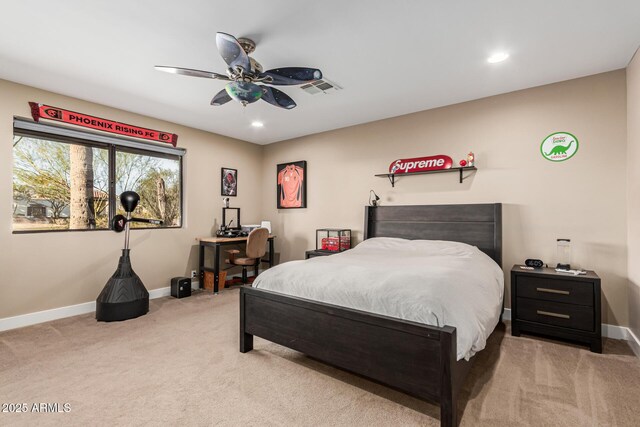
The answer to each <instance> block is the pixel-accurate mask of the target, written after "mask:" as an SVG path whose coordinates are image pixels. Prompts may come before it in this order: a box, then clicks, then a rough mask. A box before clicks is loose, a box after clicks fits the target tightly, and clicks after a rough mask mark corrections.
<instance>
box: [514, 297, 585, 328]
mask: <svg viewBox="0 0 640 427" xmlns="http://www.w3.org/2000/svg"><path fill="white" fill-rule="evenodd" d="M517 304H518V311H517V319H518V320H528V321H530V322H538V323H544V324H547V325H554V326H562V327H565V328H572V329H580V330H583V331H593V330H594V316H593V308H592V307H584V306H579V305H571V304H564V303H559V302H552V301H542V300H536V299H529V298H518V299H517Z"/></svg>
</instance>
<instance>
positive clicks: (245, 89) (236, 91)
mask: <svg viewBox="0 0 640 427" xmlns="http://www.w3.org/2000/svg"><path fill="white" fill-rule="evenodd" d="M225 90H226V91H227V94H229V96H230V97H231V98H232V99H235V100H236V101H238V102H241V103H242V104H245V105H246V104H252V103H254V102H256V101H258V100H259V99H260V98H262V94H263V92H262V88H261V87H260V86H258V85H257V84H254V83H251V82H231V83H229V84H227V85H226V86H225Z"/></svg>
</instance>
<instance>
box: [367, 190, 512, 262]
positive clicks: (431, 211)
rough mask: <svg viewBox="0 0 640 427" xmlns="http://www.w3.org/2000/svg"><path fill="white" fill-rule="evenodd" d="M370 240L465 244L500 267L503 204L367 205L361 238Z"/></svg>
mask: <svg viewBox="0 0 640 427" xmlns="http://www.w3.org/2000/svg"><path fill="white" fill-rule="evenodd" d="M371 237H400V238H403V239H411V240H416V239H424V240H450V241H453V242H462V243H467V244H469V245H473V246H477V247H478V249H480V250H481V251H482V252H484V253H486V254H487V255H489V256H490V257H491V258H493V260H494V261H495V262H496V263H498V265H499V266H500V267H502V204H501V203H491V204H471V205H417V206H377V207H373V206H367V207H365V218H364V238H365V239H369V238H371Z"/></svg>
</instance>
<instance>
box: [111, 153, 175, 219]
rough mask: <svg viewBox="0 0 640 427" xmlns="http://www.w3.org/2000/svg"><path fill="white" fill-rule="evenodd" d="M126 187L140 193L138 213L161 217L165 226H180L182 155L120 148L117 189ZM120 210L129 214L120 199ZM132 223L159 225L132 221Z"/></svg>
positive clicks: (117, 165) (117, 164)
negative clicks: (123, 208) (153, 154)
mask: <svg viewBox="0 0 640 427" xmlns="http://www.w3.org/2000/svg"><path fill="white" fill-rule="evenodd" d="M123 191H135V192H136V193H138V194H139V195H140V203H139V204H138V207H137V208H136V211H135V216H136V217H139V218H156V219H161V220H163V221H164V224H163V227H179V226H180V223H181V212H180V198H181V196H180V159H179V158H177V157H169V156H166V157H158V156H151V155H148V154H140V153H129V152H124V151H117V152H116V193H117V194H121V193H122V192H123ZM117 213H119V214H123V215H124V214H125V212H124V211H123V210H122V206H120V204H119V203H118V210H117ZM131 227H136V228H144V227H158V226H153V225H151V224H146V223H136V222H132V223H131Z"/></svg>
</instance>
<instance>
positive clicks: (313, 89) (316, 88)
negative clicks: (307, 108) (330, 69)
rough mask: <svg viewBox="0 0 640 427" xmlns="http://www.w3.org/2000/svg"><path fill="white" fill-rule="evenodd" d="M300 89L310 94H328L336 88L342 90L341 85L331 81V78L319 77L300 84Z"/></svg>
mask: <svg viewBox="0 0 640 427" xmlns="http://www.w3.org/2000/svg"><path fill="white" fill-rule="evenodd" d="M300 89H302V90H303V91H305V92H307V93H310V94H311V95H316V94H318V93H324V94H329V93H331V92H335V91H336V90H342V87H341V86H339V85H338V84H336V83H334V82H332V81H331V80H328V79H321V80H316V81H313V82H311V83H307V84H306V85H302V86H300Z"/></svg>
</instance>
